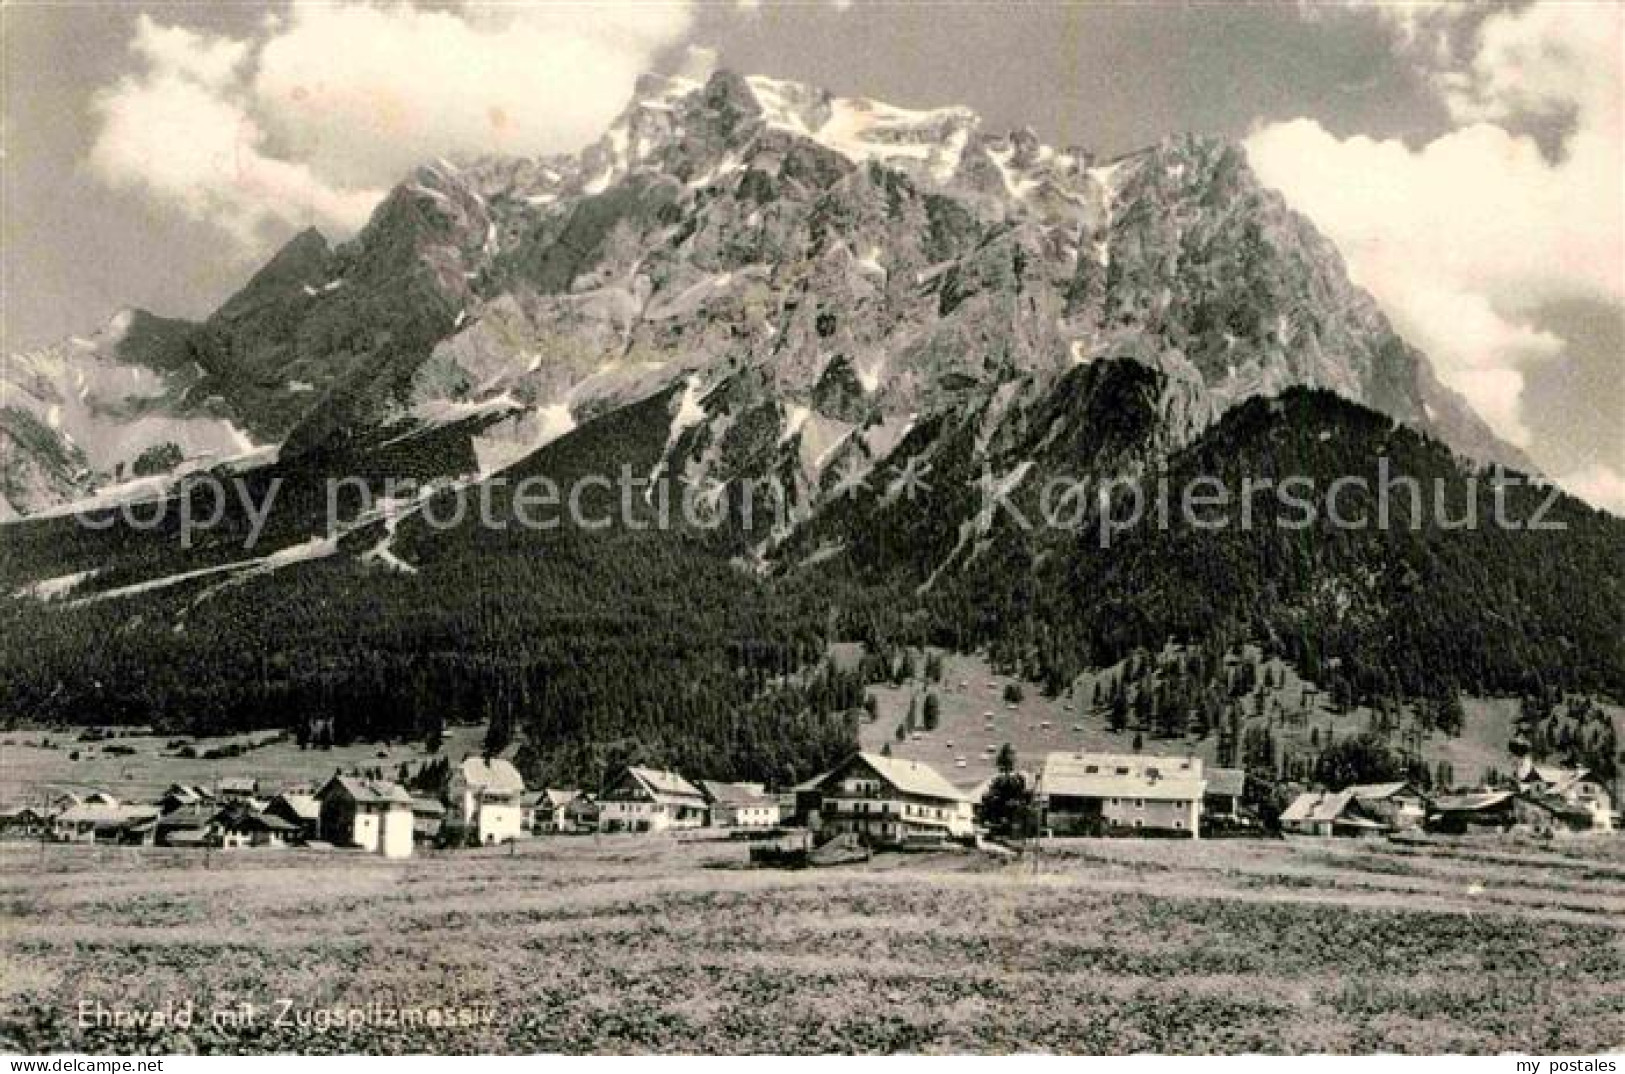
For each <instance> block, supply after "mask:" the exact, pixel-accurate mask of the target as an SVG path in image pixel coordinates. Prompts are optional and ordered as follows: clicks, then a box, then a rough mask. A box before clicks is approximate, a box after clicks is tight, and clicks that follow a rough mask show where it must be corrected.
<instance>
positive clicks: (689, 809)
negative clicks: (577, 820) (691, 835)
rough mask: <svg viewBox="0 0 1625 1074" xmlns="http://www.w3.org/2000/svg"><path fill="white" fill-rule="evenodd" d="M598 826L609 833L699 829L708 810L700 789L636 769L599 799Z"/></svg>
mask: <svg viewBox="0 0 1625 1074" xmlns="http://www.w3.org/2000/svg"><path fill="white" fill-rule="evenodd" d="M598 810H599V812H598V827H599V830H600V831H606V832H661V831H666V830H667V829H669V828H698V827H700V826H701V825H703V824H704V823H705V818H706V814H707V812H708V808H707V806H706V802H705V795H703V794H701V793H700V791H699V788H697V787H695V786H694V784H692V783H690V782H689V781H688V780H686V779H684V778H683V777H682V776H680V775H678V774H677V773H676V772H666V771H662V770H660V769H657V768H639V767H637V766H633V767H631V768H628V769H627V770H626V771H625V772H622V773H621V776H620V778H619V779H617V780H616V781H615V782H614V783H612V784H610V786H609V787H608V788H606V789H605V791H604V793H603V794H601V795H599V797H598Z"/></svg>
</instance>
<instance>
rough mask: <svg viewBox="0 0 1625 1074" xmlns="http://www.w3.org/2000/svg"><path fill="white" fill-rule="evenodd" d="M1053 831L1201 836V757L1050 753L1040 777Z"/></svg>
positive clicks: (1203, 789)
mask: <svg viewBox="0 0 1625 1074" xmlns="http://www.w3.org/2000/svg"><path fill="white" fill-rule="evenodd" d="M1038 788H1039V798H1040V800H1041V801H1042V803H1043V808H1044V813H1045V818H1046V819H1045V822H1044V823H1045V827H1047V828H1049V829H1050V830H1051V831H1053V832H1055V834H1057V835H1063V834H1064V835H1105V834H1108V833H1113V832H1116V833H1121V834H1136V833H1145V834H1148V835H1149V834H1152V833H1162V834H1170V835H1179V836H1189V837H1190V838H1192V839H1196V838H1199V832H1198V829H1199V827H1200V825H1201V820H1202V797H1203V795H1205V794H1206V793H1207V780H1206V779H1204V778H1203V776H1202V760H1201V758H1199V757H1157V756H1152V755H1148V754H1140V753H1052V754H1050V755H1049V756H1048V757H1047V758H1045V760H1044V770H1043V773H1042V775H1040V776H1039V780H1038Z"/></svg>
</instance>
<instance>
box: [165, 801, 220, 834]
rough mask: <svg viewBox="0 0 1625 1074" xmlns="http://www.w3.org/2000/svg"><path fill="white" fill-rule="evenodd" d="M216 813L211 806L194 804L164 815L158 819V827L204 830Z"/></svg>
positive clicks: (200, 803)
mask: <svg viewBox="0 0 1625 1074" xmlns="http://www.w3.org/2000/svg"><path fill="white" fill-rule="evenodd" d="M218 812H219V810H217V809H215V807H214V806H212V805H206V804H204V803H202V802H194V803H193V804H191V805H184V806H181V807H180V808H179V809H172V810H170V811H169V812H168V813H165V814H164V815H163V816H161V817H159V818H158V826H159V827H160V828H164V829H184V828H204V827H207V826H208V824H209V822H210V821H212V820H213V819H214V818H215V815H216V814H217V813H218Z"/></svg>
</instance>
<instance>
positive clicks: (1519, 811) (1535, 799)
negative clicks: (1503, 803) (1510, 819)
mask: <svg viewBox="0 0 1625 1074" xmlns="http://www.w3.org/2000/svg"><path fill="white" fill-rule="evenodd" d="M1513 814H1514V815H1515V816H1516V817H1517V824H1518V826H1520V827H1524V828H1528V829H1530V830H1531V831H1535V832H1539V833H1541V834H1543V835H1550V834H1552V833H1555V832H1589V831H1595V830H1596V817H1595V816H1594V815H1593V814H1592V812H1591V810H1589V809H1587V808H1585V807H1584V806H1581V805H1578V804H1576V803H1574V802H1570V801H1567V800H1565V799H1563V798H1560V797H1558V796H1557V795H1555V794H1549V793H1547V792H1545V791H1541V790H1529V791H1524V792H1523V793H1521V794H1519V795H1518V796H1517V797H1516V798H1515V799H1514V800H1513Z"/></svg>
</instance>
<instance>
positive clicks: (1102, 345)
mask: <svg viewBox="0 0 1625 1074" xmlns="http://www.w3.org/2000/svg"><path fill="white" fill-rule="evenodd" d="M182 335H183V336H184V338H183V340H182V341H181V344H180V345H181V346H182V348H183V350H184V353H185V355H186V357H187V360H188V361H189V362H191V363H192V365H194V366H195V367H196V376H197V378H198V381H199V385H200V386H201V388H202V389H203V390H205V391H206V392H207V393H208V394H211V395H215V396H218V397H219V398H220V400H221V401H222V405H223V406H224V407H225V409H226V410H228V411H230V412H231V413H233V414H236V415H241V417H240V418H239V420H240V421H241V423H242V425H243V427H244V428H246V429H248V430H249V431H250V432H252V433H253V434H254V435H255V436H258V437H263V438H266V439H276V440H282V439H284V438H285V440H286V442H285V444H284V446H283V455H284V458H287V457H291V456H299V455H303V454H313V455H321V454H323V453H326V452H331V451H334V450H338V449H341V448H346V447H348V448H351V449H360V450H365V447H366V444H367V442H368V437H369V435H370V434H371V431H372V430H376V429H377V428H379V427H380V426H381V425H385V424H387V425H389V426H390V427H391V428H392V429H394V428H398V427H399V425H400V423H402V422H407V423H414V424H418V425H434V424H437V423H444V422H446V421H448V420H452V419H455V418H459V417H462V416H465V415H467V414H468V413H470V412H471V411H476V410H480V411H484V412H488V413H490V414H492V415H493V416H495V417H497V418H499V419H500V420H497V421H495V422H494V423H492V424H490V425H489V426H487V427H486V428H485V430H484V432H483V433H482V438H481V443H480V445H479V448H480V451H479V457H480V458H481V460H482V463H481V467H482V469H483V470H486V471H487V472H489V471H490V470H494V469H498V468H500V467H502V466H504V465H507V464H510V463H511V462H513V461H514V460H516V459H518V458H521V457H523V456H524V455H525V454H527V453H528V452H530V451H533V450H535V449H536V448H538V447H540V446H541V445H542V444H545V443H547V442H548V441H549V440H551V439H554V438H556V437H558V436H561V435H565V434H566V433H568V432H569V431H570V430H571V429H573V428H574V427H575V426H576V425H577V424H579V423H580V422H582V421H585V420H587V419H589V418H591V417H594V416H596V415H599V414H602V413H605V412H607V411H610V410H613V409H615V408H617V407H619V406H621V405H624V404H625V403H628V402H630V401H632V400H635V399H640V398H645V397H647V396H649V395H650V394H651V393H653V392H655V391H658V390H663V389H665V388H668V387H670V386H672V385H677V384H680V385H681V386H682V390H681V391H677V392H674V393H673V399H674V404H673V406H674V412H673V414H672V415H671V419H672V430H671V435H670V438H669V443H670V446H669V450H668V458H667V459H666V460H665V461H664V462H663V464H662V466H663V467H664V468H666V469H668V470H669V471H670V472H674V473H676V472H680V473H683V474H686V475H689V476H691V477H708V478H715V479H717V480H722V481H727V480H731V479H733V478H736V477H740V476H747V475H748V476H758V472H759V471H762V470H764V469H767V470H771V471H772V472H774V473H777V474H781V475H782V476H784V477H785V478H786V479H787V480H788V481H789V484H790V485H791V486H792V487H793V488H794V489H795V490H796V491H795V492H794V496H795V497H797V498H798V499H802V500H805V501H806V502H807V503H809V504H810V503H815V502H817V501H818V500H819V498H820V496H821V494H822V493H821V491H820V490H822V489H823V488H824V487H825V486H826V484H827V480H826V479H827V477H828V472H829V469H830V468H831V467H832V466H841V467H845V468H847V469H850V468H852V467H864V466H869V465H873V464H874V463H876V462H877V461H878V460H880V459H881V458H883V457H884V456H885V455H886V454H887V453H888V452H890V451H891V450H892V449H893V447H894V446H895V445H896V444H897V443H898V442H899V440H900V439H901V438H902V437H903V436H904V435H905V434H907V433H908V432H910V431H911V430H915V429H918V428H921V427H922V426H923V425H924V424H925V423H926V422H928V420H929V419H931V418H933V417H934V416H938V415H945V414H963V413H966V412H975V413H978V414H981V415H983V416H984V417H983V420H984V422H985V423H986V426H987V427H986V428H984V429H983V430H982V433H981V435H980V436H979V437H977V438H975V442H976V443H977V444H980V445H983V446H984V447H985V445H987V444H989V443H994V442H996V441H997V439H998V429H999V427H1000V426H1001V425H1002V424H1003V423H1006V422H1015V423H1017V424H1018V425H1019V424H1020V423H1024V422H1029V421H1031V420H1036V419H1035V417H1034V415H1035V414H1036V413H1037V410H1035V408H1040V409H1041V408H1043V407H1044V406H1046V405H1047V402H1048V401H1050V400H1051V399H1052V397H1053V393H1054V392H1055V390H1056V389H1057V386H1058V385H1060V384H1062V383H1063V382H1065V381H1066V379H1067V378H1068V376H1069V375H1070V373H1071V371H1073V370H1075V369H1076V368H1077V367H1080V366H1089V365H1092V364H1094V363H1097V362H1101V361H1111V360H1118V359H1125V360H1129V361H1132V362H1136V363H1139V364H1142V365H1144V366H1146V367H1148V368H1150V369H1152V370H1154V371H1155V372H1156V373H1158V374H1159V377H1158V378H1157V381H1156V383H1157V384H1158V385H1159V387H1158V393H1159V395H1158V398H1157V400H1156V406H1157V409H1158V413H1159V415H1160V420H1161V422H1162V426H1161V428H1160V431H1159V434H1158V438H1157V440H1158V443H1159V444H1162V445H1164V446H1165V447H1166V448H1167V449H1170V450H1171V449H1173V448H1177V447H1178V446H1180V445H1181V444H1184V443H1188V442H1189V441H1190V440H1191V438H1193V437H1194V436H1195V435H1197V434H1198V433H1199V432H1200V431H1201V430H1202V429H1204V428H1206V427H1207V426H1208V425H1209V424H1210V423H1211V422H1212V421H1213V420H1214V419H1215V417H1216V416H1217V415H1219V414H1221V413H1222V412H1224V411H1225V410H1226V409H1227V408H1229V407H1231V406H1234V405H1235V404H1236V403H1238V402H1240V401H1242V400H1244V399H1247V398H1250V397H1252V396H1256V395H1261V394H1274V393H1278V392H1279V391H1281V390H1283V389H1284V388H1287V387H1289V386H1294V385H1304V386H1310V387H1321V388H1328V389H1331V390H1333V391H1336V392H1337V393H1339V394H1341V395H1343V396H1345V397H1347V398H1349V399H1351V400H1354V401H1356V402H1360V403H1363V404H1365V405H1367V406H1370V407H1373V408H1374V409H1377V410H1379V411H1381V412H1383V413H1385V414H1388V415H1389V416H1391V417H1392V418H1394V419H1395V420H1397V421H1401V422H1405V423H1407V424H1410V425H1412V426H1414V427H1416V428H1418V429H1421V430H1423V431H1426V432H1428V433H1430V434H1431V435H1434V436H1436V437H1438V438H1440V439H1443V440H1445V441H1446V442H1448V443H1449V444H1451V445H1452V446H1454V447H1455V448H1456V449H1457V450H1459V451H1461V452H1463V453H1465V454H1468V455H1471V456H1474V457H1476V458H1479V459H1494V460H1496V461H1502V462H1508V463H1511V464H1513V465H1515V466H1518V467H1520V468H1523V469H1528V468H1529V464H1528V461H1527V460H1526V459H1524V458H1523V457H1522V456H1521V455H1520V454H1519V453H1517V452H1516V451H1515V450H1514V449H1512V448H1511V447H1509V446H1508V445H1506V444H1504V443H1502V442H1501V441H1500V440H1498V439H1497V438H1496V437H1495V436H1494V435H1493V434H1492V433H1491V432H1490V430H1489V429H1488V428H1487V427H1486V426H1485V425H1484V423H1483V422H1482V421H1480V420H1479V419H1478V418H1477V417H1476V415H1474V414H1473V413H1472V412H1471V410H1470V409H1468V407H1467V406H1466V405H1465V404H1464V403H1463V402H1462V400H1461V399H1460V398H1459V397H1457V396H1456V395H1454V394H1453V393H1451V392H1449V391H1448V390H1447V389H1445V388H1443V387H1442V386H1441V385H1440V384H1439V383H1438V381H1437V379H1436V378H1435V377H1434V376H1433V374H1432V371H1431V369H1430V368H1429V367H1428V364H1427V361H1426V359H1425V358H1424V357H1423V356H1422V355H1420V354H1419V353H1418V352H1416V351H1415V350H1414V349H1413V348H1411V347H1410V346H1408V345H1407V344H1406V343H1405V342H1404V341H1403V340H1402V339H1400V338H1399V337H1398V336H1397V335H1396V334H1395V333H1394V331H1393V330H1392V328H1391V326H1390V325H1389V324H1388V322H1387V320H1386V319H1385V318H1384V317H1383V315H1382V314H1381V312H1380V311H1379V310H1378V309H1377V308H1376V306H1375V305H1374V303H1373V302H1372V300H1371V299H1370V298H1369V296H1367V295H1366V294H1364V293H1363V292H1361V291H1359V290H1358V289H1357V288H1355V287H1354V286H1352V285H1351V284H1350V283H1349V281H1348V278H1347V275H1346V273H1345V271H1344V267H1343V264H1342V262H1341V259H1340V258H1339V257H1338V255H1337V252H1336V251H1335V250H1334V249H1333V248H1332V247H1331V245H1330V244H1329V243H1328V242H1327V241H1326V240H1325V239H1324V238H1323V237H1322V236H1320V235H1319V234H1318V233H1317V232H1316V231H1315V230H1314V228H1313V227H1312V226H1311V225H1310V224H1309V223H1308V222H1307V221H1306V220H1304V219H1303V218H1302V217H1299V216H1297V215H1296V214H1294V213H1293V212H1292V211H1291V210H1289V209H1288V208H1287V207H1286V205H1285V204H1284V202H1283V201H1282V200H1281V199H1280V197H1279V196H1277V195H1276V194H1274V193H1273V192H1271V191H1269V190H1266V189H1264V188H1263V187H1261V186H1260V184H1259V183H1258V181H1257V179H1256V178H1255V176H1254V175H1253V174H1252V172H1251V170H1250V169H1249V167H1248V165H1247V162H1246V159H1245V156H1244V155H1243V154H1242V152H1241V151H1240V150H1239V149H1238V148H1236V147H1234V146H1231V145H1227V144H1223V143H1220V142H1215V141H1209V140H1203V139H1197V138H1175V139H1169V140H1167V141H1165V142H1162V143H1159V144H1158V145H1155V146H1152V147H1150V148H1148V149H1145V150H1143V151H1141V152H1139V153H1135V154H1131V155H1129V156H1126V157H1123V158H1120V159H1117V160H1112V161H1097V160H1095V159H1094V158H1093V157H1092V156H1091V155H1090V154H1089V153H1088V152H1087V151H1085V150H1081V149H1077V148H1062V149H1057V148H1054V147H1051V146H1047V145H1044V144H1043V143H1042V142H1040V140H1039V139H1038V138H1037V137H1036V136H1035V135H1034V134H1033V133H1032V132H1031V131H1017V132H1013V133H1009V134H1003V135H999V134H992V133H989V132H985V131H983V130H982V127H981V122H980V120H979V118H978V117H977V116H976V115H975V114H974V113H971V112H969V111H967V110H965V109H961V108H946V109H937V110H906V109H899V108H895V107H893V106H890V105H885V104H882V103H879V102H875V101H869V100H864V99H843V98H836V97H833V96H831V95H830V94H828V93H826V92H824V91H821V90H818V89H815V88H812V87H808V86H803V85H799V84H795V83H789V82H783V81H779V80H774V79H767V78H756V77H752V78H745V77H741V76H739V75H736V74H732V73H728V72H719V73H717V74H716V75H714V76H713V77H711V78H710V79H709V80H708V81H706V82H704V83H700V82H694V81H688V80H683V79H668V78H660V77H656V76H648V77H645V78H644V79H643V80H641V81H640V83H639V85H638V87H637V91H636V94H635V95H634V99H633V101H632V102H631V104H630V105H629V106H628V107H627V109H626V110H625V112H624V113H623V114H622V115H621V117H620V118H619V119H618V120H617V121H616V122H615V123H614V124H613V125H612V126H611V127H610V129H609V130H608V131H607V132H606V134H605V135H604V137H603V138H602V139H600V140H599V141H598V142H597V143H595V144H593V145H591V146H589V147H587V148H586V149H584V150H583V151H582V152H580V153H578V154H574V155H570V156H566V157H557V158H548V159H538V160H487V161H480V162H476V163H472V164H465V165H462V166H458V165H453V164H451V163H448V162H437V163H435V164H432V165H428V166H425V167H424V168H422V169H420V170H419V171H418V172H417V173H416V174H414V175H413V176H412V177H410V178H409V179H408V181H407V182H405V183H403V184H402V185H401V186H400V187H398V188H397V189H396V190H395V191H394V192H393V193H392V194H391V195H390V196H389V197H388V198H387V199H386V200H385V202H384V203H383V204H381V205H380V206H379V208H378V210H377V211H376V212H375V214H374V217H373V219H372V221H371V222H370V223H369V225H368V226H367V228H366V229H365V230H364V231H363V232H362V233H361V234H360V235H359V236H358V237H357V238H356V239H355V240H353V241H352V242H350V243H347V244H345V245H344V246H341V247H339V248H337V249H330V248H329V247H328V245H327V243H326V242H325V241H324V240H323V239H322V238H321V237H320V236H318V235H316V234H315V233H313V232H311V233H307V234H305V235H302V236H300V237H298V238H297V239H295V240H294V242H293V243H291V244H290V245H289V246H288V247H287V248H286V249H284V250H283V251H282V252H281V253H279V254H278V255H277V256H276V258H274V259H273V260H272V261H271V262H270V263H269V264H268V265H267V266H266V267H265V269H264V270H263V271H262V272H261V273H259V274H258V275H257V276H256V277H255V278H254V280H253V281H251V282H250V284H249V285H248V286H247V287H246V288H245V289H244V291H243V292H242V293H240V294H239V295H237V296H235V297H234V298H233V299H232V300H230V301H229V302H227V303H226V304H225V305H224V306H222V307H221V309H220V310H219V311H218V312H217V313H216V314H215V315H214V316H213V317H211V318H210V319H209V321H208V322H207V323H205V324H204V325H202V326H195V327H192V328H189V329H188V330H187V331H186V332H184V333H182ZM171 349H172V350H173V348H171ZM11 435H12V437H13V439H14V440H18V439H20V437H19V436H18V434H17V433H15V432H13V433H12V434H11ZM973 446H974V445H973ZM25 454H26V455H27V456H28V457H29V459H30V460H31V461H30V462H29V463H28V464H26V467H24V468H25V469H27V471H28V473H29V474H33V475H40V474H44V473H46V472H47V471H49V472H50V473H53V474H56V473H62V474H65V473H68V472H70V471H71V472H74V473H79V472H81V471H83V470H85V469H86V467H83V466H79V464H77V463H76V462H74V461H73V459H72V456H71V453H69V454H66V455H64V456H63V458H62V459H55V460H53V459H52V458H51V457H50V453H49V452H47V451H39V450H32V449H31V450H28V451H26V452H25ZM76 467H77V469H76ZM88 469H89V470H90V471H98V470H99V467H98V466H97V465H96V464H95V463H92V464H91V465H90V466H89V467H88ZM24 480H25V483H28V484H30V485H31V486H32V487H35V488H36V491H35V492H34V493H33V494H31V495H30V497H29V498H28V500H27V503H25V505H23V506H24V509H27V506H29V505H37V504H40V503H44V502H48V501H49V500H51V499H52V498H53V497H55V498H65V497H69V496H72V495H74V494H76V493H78V492H80V491H82V490H83V488H84V487H85V486H86V485H87V484H93V483H94V478H88V479H86V478H82V479H79V480H78V483H75V481H74V480H69V479H68V478H66V477H53V478H49V479H47V478H45V477H40V476H30V477H27V478H25V479H24Z"/></svg>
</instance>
